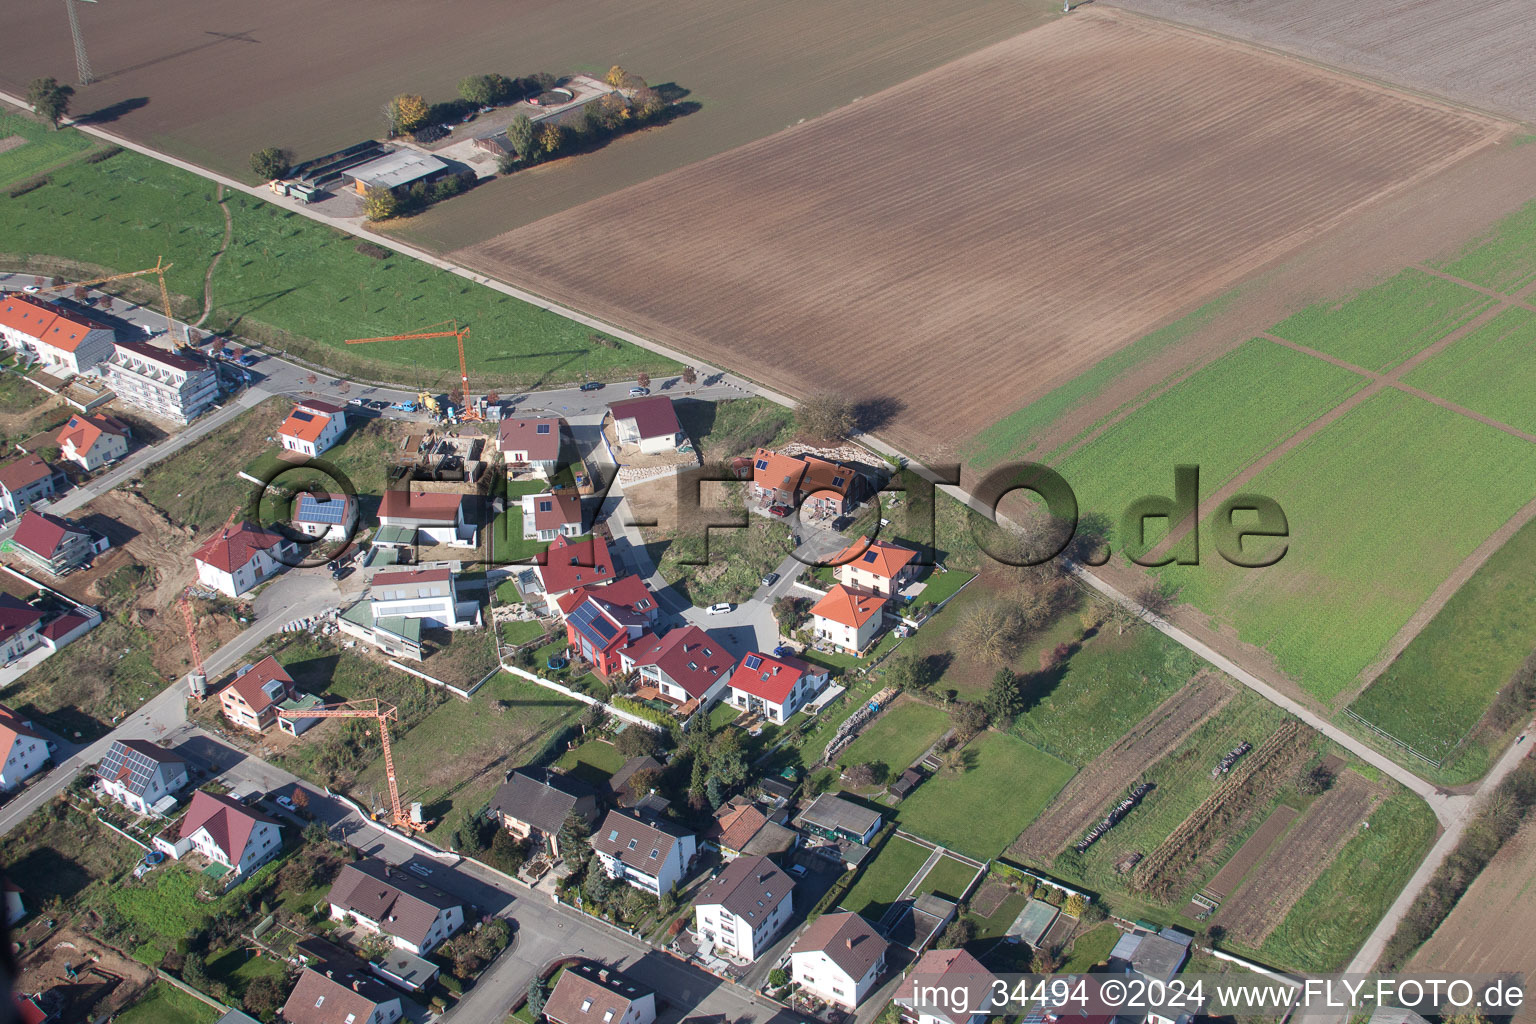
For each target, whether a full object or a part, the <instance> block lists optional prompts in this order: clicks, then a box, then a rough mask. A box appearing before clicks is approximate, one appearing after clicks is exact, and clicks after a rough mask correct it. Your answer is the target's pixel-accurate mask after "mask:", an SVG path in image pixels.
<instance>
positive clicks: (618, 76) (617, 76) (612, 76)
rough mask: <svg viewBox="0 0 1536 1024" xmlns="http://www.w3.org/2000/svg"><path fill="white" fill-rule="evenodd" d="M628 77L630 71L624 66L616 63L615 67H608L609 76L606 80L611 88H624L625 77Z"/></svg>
mask: <svg viewBox="0 0 1536 1024" xmlns="http://www.w3.org/2000/svg"><path fill="white" fill-rule="evenodd" d="M627 77H628V73H627V72H626V71H625V70H624V69H623V68H621V67H619V66H618V65H617V64H615V65H614V66H613V67H611V68H609V69H608V78H607V79H606V81H607V82H608V85H609V87H610V88H613V89H619V88H623V86H624V79H625V78H627Z"/></svg>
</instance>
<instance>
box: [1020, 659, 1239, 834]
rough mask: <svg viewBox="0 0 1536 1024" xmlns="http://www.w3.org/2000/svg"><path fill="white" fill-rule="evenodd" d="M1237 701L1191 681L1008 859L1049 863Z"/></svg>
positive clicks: (1086, 771)
mask: <svg viewBox="0 0 1536 1024" xmlns="http://www.w3.org/2000/svg"><path fill="white" fill-rule="evenodd" d="M1235 695H1236V691H1235V690H1233V689H1232V687H1230V686H1228V685H1227V684H1226V683H1224V682H1222V681H1220V680H1219V679H1216V678H1214V677H1212V676H1207V677H1203V678H1199V679H1195V680H1192V681H1191V682H1190V683H1188V684H1187V685H1186V686H1185V687H1184V688H1183V689H1181V690H1179V692H1178V693H1175V694H1174V695H1173V696H1172V697H1169V698H1168V699H1167V700H1165V701H1163V703H1162V704H1160V705H1158V707H1157V708H1156V710H1154V711H1153V712H1152V713H1151V714H1150V715H1148V716H1147V717H1146V718H1144V719H1142V720H1141V721H1140V722H1138V723H1137V724H1136V726H1135V727H1134V728H1132V729H1131V730H1130V731H1129V732H1127V733H1126V734H1125V735H1124V736H1122V737H1120V739H1119V740H1117V741H1116V742H1115V745H1114V746H1112V747H1110V748H1109V749H1108V750H1106V751H1105V752H1104V753H1102V754H1100V755H1099V756H1098V757H1096V758H1094V759H1093V761H1092V762H1091V763H1090V764H1088V765H1087V767H1085V768H1083V770H1082V771H1080V772H1078V773H1077V774H1076V775H1075V776H1073V777H1072V781H1071V782H1069V783H1067V786H1066V788H1065V789H1063V790H1062V791H1061V793H1059V794H1058V795H1057V797H1056V799H1055V800H1053V801H1051V806H1050V807H1049V808H1047V809H1046V811H1045V813H1044V814H1042V815H1040V817H1038V818H1036V819H1035V820H1034V821H1033V822H1031V823H1030V825H1029V827H1028V828H1026V829H1025V830H1024V831H1023V832H1022V833H1021V834H1020V835H1019V838H1018V839H1016V840H1015V841H1014V843H1013V845H1012V846H1010V847H1009V848H1008V854H1009V856H1011V857H1014V858H1015V859H1022V860H1024V861H1025V862H1029V863H1036V864H1048V863H1050V861H1051V860H1052V859H1053V858H1055V856H1056V855H1057V854H1058V853H1060V852H1061V851H1062V850H1063V849H1065V848H1066V846H1067V844H1068V843H1070V842H1072V841H1073V840H1074V839H1076V838H1078V837H1079V836H1080V835H1082V834H1083V833H1084V832H1086V831H1088V829H1089V828H1090V827H1091V826H1092V825H1093V823H1094V822H1095V821H1097V820H1098V818H1099V816H1100V815H1101V814H1102V812H1103V810H1104V808H1105V806H1107V805H1108V804H1109V802H1110V801H1111V800H1113V799H1114V798H1115V797H1116V796H1117V795H1122V793H1123V791H1124V790H1125V788H1126V787H1127V786H1129V785H1130V784H1131V783H1133V782H1135V781H1136V779H1137V778H1138V777H1139V776H1140V775H1141V773H1142V772H1144V771H1146V770H1147V769H1148V768H1150V767H1151V766H1152V765H1154V764H1156V763H1157V762H1158V761H1159V760H1161V759H1162V757H1163V756H1164V755H1165V754H1167V753H1168V752H1169V751H1170V750H1173V749H1174V748H1175V747H1177V746H1178V745H1179V744H1180V743H1182V742H1183V741H1184V738H1185V737H1186V736H1188V735H1189V734H1190V733H1192V732H1194V731H1195V730H1196V729H1197V728H1199V727H1200V725H1201V723H1203V722H1205V721H1206V720H1207V719H1209V718H1210V717H1211V716H1212V715H1214V714H1216V712H1218V711H1220V710H1221V709H1222V707H1224V706H1225V705H1226V703H1227V701H1229V700H1231V699H1232V698H1233V697H1234V696H1235Z"/></svg>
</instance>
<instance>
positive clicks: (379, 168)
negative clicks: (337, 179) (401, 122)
mask: <svg viewBox="0 0 1536 1024" xmlns="http://www.w3.org/2000/svg"><path fill="white" fill-rule="evenodd" d="M447 169H448V165H447V164H445V163H443V162H442V161H441V160H439V159H438V158H437V157H435V156H430V155H428V154H426V153H421V152H418V151H417V150H414V149H397V150H395V151H394V152H393V153H386V154H385V155H384V156H381V157H379V158H378V159H377V160H370V161H368V162H367V163H365V164H360V165H358V166H357V167H352V168H348V169H347V171H346V175H347V177H349V178H355V179H357V180H358V181H360V182H362V183H363V184H364V185H372V186H375V187H377V188H399V187H400V186H402V185H409V184H410V183H411V182H413V181H417V180H419V179H421V178H426V177H430V176H432V175H434V174H437V173H439V172H441V171H446V170H447Z"/></svg>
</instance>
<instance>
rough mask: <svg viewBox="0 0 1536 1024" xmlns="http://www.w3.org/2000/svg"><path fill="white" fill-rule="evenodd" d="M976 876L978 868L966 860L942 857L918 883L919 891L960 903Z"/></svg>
mask: <svg viewBox="0 0 1536 1024" xmlns="http://www.w3.org/2000/svg"><path fill="white" fill-rule="evenodd" d="M975 876H976V869H975V868H973V867H971V866H970V865H969V864H966V863H965V862H964V861H958V860H955V858H953V857H940V858H939V862H938V863H937V864H935V865H934V866H933V867H932V868H930V869H929V871H928V873H927V874H926V875H924V876H923V880H922V881H921V882H919V883H918V886H917V891H918V892H931V893H934V894H936V895H939V896H943V897H944V898H945V899H947V900H954V901H955V902H957V903H958V902H959V901H960V898H961V896H962V894H963V893H964V892H965V890H966V887H967V886H969V885H970V884H971V879H972V878H974V877H975Z"/></svg>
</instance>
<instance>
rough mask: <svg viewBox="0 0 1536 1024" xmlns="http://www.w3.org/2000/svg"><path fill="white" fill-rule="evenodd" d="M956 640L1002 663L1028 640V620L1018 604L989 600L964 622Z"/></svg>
mask: <svg viewBox="0 0 1536 1024" xmlns="http://www.w3.org/2000/svg"><path fill="white" fill-rule="evenodd" d="M956 639H958V640H959V641H960V643H961V644H962V645H963V646H965V647H968V648H970V651H971V653H972V654H974V655H975V656H976V657H977V658H980V659H981V660H982V661H985V662H990V663H992V664H994V665H1001V664H1002V663H1004V662H1006V661H1009V660H1010V659H1012V657H1013V655H1014V652H1016V651H1017V650H1018V647H1019V643H1020V642H1021V641H1022V640H1023V639H1024V623H1023V621H1022V620H1021V619H1020V616H1019V611H1018V608H1017V607H1016V606H1014V605H1012V604H1009V603H1007V602H1005V601H987V602H985V603H983V604H979V605H977V606H975V607H974V608H972V609H971V610H970V612H969V613H968V614H967V615H966V617H965V618H964V619H963V620H962V621H961V623H960V627H959V631H958V632H957V634H956Z"/></svg>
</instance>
